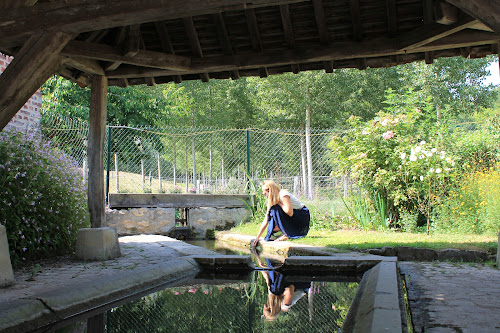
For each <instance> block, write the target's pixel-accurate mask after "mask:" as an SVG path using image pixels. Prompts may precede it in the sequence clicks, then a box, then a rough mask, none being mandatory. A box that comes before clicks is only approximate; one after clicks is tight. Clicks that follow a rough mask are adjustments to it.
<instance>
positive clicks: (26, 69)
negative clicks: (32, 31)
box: [0, 32, 71, 130]
mask: <svg viewBox="0 0 500 333" xmlns="http://www.w3.org/2000/svg"><path fill="white" fill-rule="evenodd" d="M70 39H71V36H70V35H68V34H66V33H62V32H56V33H41V34H36V35H33V36H32V37H30V38H29V39H28V40H27V41H26V42H25V43H24V45H23V47H22V48H21V49H20V50H19V51H18V52H17V54H16V56H15V57H14V60H12V62H11V63H10V64H9V65H8V66H7V68H6V69H5V71H4V72H3V73H2V75H0V130H2V129H3V128H4V127H5V126H7V124H8V123H9V121H10V120H11V119H12V118H13V117H14V116H15V115H16V113H17V111H19V109H20V108H21V107H22V106H23V105H24V104H25V103H26V101H28V100H29V99H30V97H31V96H33V94H34V93H35V92H36V91H37V90H38V88H40V86H41V85H42V84H43V83H44V82H45V81H47V79H48V78H49V77H50V76H51V75H54V73H56V72H57V70H58V69H59V68H60V67H61V65H62V64H63V63H64V61H65V58H63V57H61V56H60V55H59V51H61V49H62V48H64V46H65V45H66V44H67V43H68V42H69V41H70Z"/></svg>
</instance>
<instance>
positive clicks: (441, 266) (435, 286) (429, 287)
mask: <svg viewBox="0 0 500 333" xmlns="http://www.w3.org/2000/svg"><path fill="white" fill-rule="evenodd" d="M399 267H400V272H401V273H402V274H404V276H405V282H406V284H407V288H408V298H409V302H410V309H411V315H412V321H413V325H414V332H415V333H421V332H426V333H466V332H467V333H490V332H492V333H493V332H500V270H498V269H495V268H492V267H488V266H485V265H480V264H459V263H448V262H433V263H424V262H404V263H399Z"/></svg>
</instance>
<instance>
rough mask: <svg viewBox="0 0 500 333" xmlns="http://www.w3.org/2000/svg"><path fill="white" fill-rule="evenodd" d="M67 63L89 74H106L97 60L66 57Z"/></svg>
mask: <svg viewBox="0 0 500 333" xmlns="http://www.w3.org/2000/svg"><path fill="white" fill-rule="evenodd" d="M65 63H66V65H68V66H70V67H73V68H76V69H78V70H80V71H82V72H85V73H88V74H92V75H104V69H103V68H102V66H101V65H100V64H99V63H98V62H97V61H96V60H92V59H85V58H81V57H72V58H68V59H66V62H65Z"/></svg>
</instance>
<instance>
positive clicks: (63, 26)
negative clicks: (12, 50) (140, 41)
mask: <svg viewBox="0 0 500 333" xmlns="http://www.w3.org/2000/svg"><path fill="white" fill-rule="evenodd" d="M302 1H306V0H252V1H251V2H249V1H248V0H211V1H201V0H169V1H164V0H142V1H140V3H139V2H138V1H137V0H121V1H113V0H73V1H70V2H67V1H63V0H59V1H53V2H44V3H37V4H35V5H34V6H29V7H22V8H15V9H6V10H2V11H1V12H0V26H1V27H2V29H1V30H0V42H3V43H2V44H4V43H5V42H14V43H16V42H18V38H19V37H23V36H24V37H25V36H29V35H30V34H34V33H37V32H39V31H64V32H69V33H81V32H86V31H94V30H101V29H108V28H114V27H119V26H126V25H133V24H141V23H145V22H156V21H161V20H167V19H178V18H184V17H189V16H196V15H205V14H214V13H218V12H221V11H231V10H243V9H246V8H258V7H261V6H270V5H280V4H283V3H295V2H302Z"/></svg>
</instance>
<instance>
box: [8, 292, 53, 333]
mask: <svg viewBox="0 0 500 333" xmlns="http://www.w3.org/2000/svg"><path fill="white" fill-rule="evenodd" d="M0 313H1V316H0V332H3V333H7V332H28V331H32V330H34V329H36V328H38V327H39V323H45V322H55V321H57V320H58V318H57V316H56V315H55V314H54V313H53V312H51V311H50V310H49V309H48V308H46V307H45V306H44V305H43V303H42V302H41V301H39V300H35V299H19V300H13V301H10V302H3V303H1V304H0Z"/></svg>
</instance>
